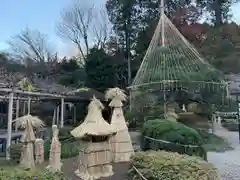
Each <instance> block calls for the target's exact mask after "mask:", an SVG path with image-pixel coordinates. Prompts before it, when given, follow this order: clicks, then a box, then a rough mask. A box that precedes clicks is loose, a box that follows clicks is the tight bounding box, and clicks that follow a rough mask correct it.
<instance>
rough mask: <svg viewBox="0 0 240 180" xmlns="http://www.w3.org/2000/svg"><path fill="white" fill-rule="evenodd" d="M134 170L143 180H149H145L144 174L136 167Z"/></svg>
mask: <svg viewBox="0 0 240 180" xmlns="http://www.w3.org/2000/svg"><path fill="white" fill-rule="evenodd" d="M133 169H134V170H135V171H136V172H137V173H138V175H139V176H140V177H141V178H142V179H143V180H147V178H145V177H144V176H143V174H142V173H141V172H140V171H139V170H138V169H137V168H136V167H135V166H133Z"/></svg>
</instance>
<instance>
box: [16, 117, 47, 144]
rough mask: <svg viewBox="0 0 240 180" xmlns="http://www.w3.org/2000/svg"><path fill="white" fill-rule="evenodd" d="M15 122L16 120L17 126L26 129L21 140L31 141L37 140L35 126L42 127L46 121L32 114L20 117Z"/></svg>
mask: <svg viewBox="0 0 240 180" xmlns="http://www.w3.org/2000/svg"><path fill="white" fill-rule="evenodd" d="M13 122H16V126H17V127H18V128H19V127H20V128H23V129H24V133H23V135H22V137H21V142H31V141H35V139H36V138H35V135H34V132H33V128H40V127H43V126H44V123H43V121H42V120H41V119H39V118H38V117H37V116H32V115H30V114H28V115H26V116H22V117H19V118H17V119H15V120H14V121H13Z"/></svg>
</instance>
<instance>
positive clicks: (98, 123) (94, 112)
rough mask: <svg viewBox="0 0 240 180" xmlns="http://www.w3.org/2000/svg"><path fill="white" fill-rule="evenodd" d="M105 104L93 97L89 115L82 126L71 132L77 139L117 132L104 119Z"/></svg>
mask: <svg viewBox="0 0 240 180" xmlns="http://www.w3.org/2000/svg"><path fill="white" fill-rule="evenodd" d="M103 109H104V106H103V104H102V103H101V102H100V101H99V100H98V99H96V98H95V97H93V99H92V101H91V102H90V104H89V106H88V114H87V116H86V118H85V120H84V122H83V123H82V124H80V125H79V126H78V127H76V128H75V129H73V130H72V131H71V134H72V135H73V136H74V137H76V138H84V137H86V136H89V135H90V136H106V135H111V134H114V133H115V132H116V130H115V128H113V126H111V125H110V124H108V123H107V122H106V121H105V120H104V119H103V117H102V110H103Z"/></svg>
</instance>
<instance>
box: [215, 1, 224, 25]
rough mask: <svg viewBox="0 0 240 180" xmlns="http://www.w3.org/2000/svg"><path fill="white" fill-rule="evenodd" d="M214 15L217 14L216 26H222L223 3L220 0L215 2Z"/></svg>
mask: <svg viewBox="0 0 240 180" xmlns="http://www.w3.org/2000/svg"><path fill="white" fill-rule="evenodd" d="M214 16H215V22H214V24H215V26H220V25H221V24H222V23H223V17H222V3H221V2H220V1H219V0H215V2H214Z"/></svg>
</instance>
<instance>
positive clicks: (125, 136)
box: [105, 87, 134, 163]
mask: <svg viewBox="0 0 240 180" xmlns="http://www.w3.org/2000/svg"><path fill="white" fill-rule="evenodd" d="M105 98H106V99H107V100H111V102H110V103H109V106H110V107H111V108H113V113H112V118H111V125H112V126H113V127H115V128H116V131H117V133H116V134H115V135H114V136H112V137H111V138H110V143H111V147H112V154H113V162H116V163H117V162H128V161H130V158H131V156H132V155H133V154H134V149H133V146H132V141H131V138H130V135H129V132H128V127H127V123H126V120H125V117H124V114H123V110H122V106H123V103H122V102H123V101H126V99H127V96H126V94H125V93H124V91H123V90H121V89H119V88H117V87H116V88H110V89H108V91H107V92H106V94H105Z"/></svg>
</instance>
